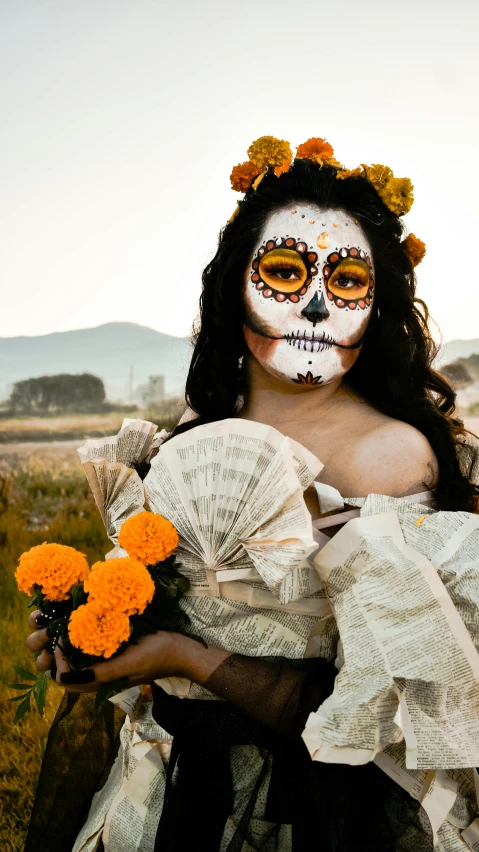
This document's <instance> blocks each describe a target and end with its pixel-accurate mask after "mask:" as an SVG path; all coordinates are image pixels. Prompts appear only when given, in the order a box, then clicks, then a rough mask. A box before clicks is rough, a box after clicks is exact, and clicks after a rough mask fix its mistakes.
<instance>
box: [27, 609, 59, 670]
mask: <svg viewBox="0 0 479 852" xmlns="http://www.w3.org/2000/svg"><path fill="white" fill-rule="evenodd" d="M50 620H51V619H49V618H48V617H47V616H45V615H43V613H42V612H40V610H39V609H37V610H35V612H32V613H31V614H30V616H29V618H28V626H29V627H31V628H32V629H33V630H34V633H30V636H29V637H28V639H27V645H28V647H29V648H30V651H41V654H40V656H39V657H38V658H37V668H38V669H39V670H40V671H41V672H46V671H48V670H49V669H51V667H52V663H53V660H54V659H55V657H54V656H53V653H50V650H49V649H51V647H52V646H51V644H50V643H51V641H52V640H51V638H50V637H49V636H47V629H46V626H45V625H48V624H49V623H50Z"/></svg>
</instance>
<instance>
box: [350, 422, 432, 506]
mask: <svg viewBox="0 0 479 852" xmlns="http://www.w3.org/2000/svg"><path fill="white" fill-rule="evenodd" d="M348 456H349V457H348V462H347V464H346V465H345V464H344V463H341V465H340V468H338V469H337V471H336V476H335V479H337V480H340V482H339V484H338V485H337V486H336V487H338V488H339V490H340V491H341V493H342V494H344V495H345V496H358V497H359V496H365V495H367V494H371V493H376V494H388V495H390V496H391V497H400V496H403V495H405V494H413V493H415V492H416V493H417V492H420V491H424V490H425V489H429V488H433V487H434V486H435V484H436V482H437V475H438V464H437V459H436V456H435V454H434V452H433V449H432V447H431V445H430V443H429V441H428V440H427V438H425V436H424V435H423V434H422V433H421V432H419V430H418V429H415V428H414V426H410V425H409V423H403V422H402V421H401V420H393V419H392V418H381V419H380V420H379V422H377V423H376V424H375V425H373V424H371V428H369V429H367V430H365V431H364V432H362V433H361V434H360V435H359V436H358V438H357V440H356V441H355V442H354V444H353V445H352V446H351V448H350V452H349V454H348Z"/></svg>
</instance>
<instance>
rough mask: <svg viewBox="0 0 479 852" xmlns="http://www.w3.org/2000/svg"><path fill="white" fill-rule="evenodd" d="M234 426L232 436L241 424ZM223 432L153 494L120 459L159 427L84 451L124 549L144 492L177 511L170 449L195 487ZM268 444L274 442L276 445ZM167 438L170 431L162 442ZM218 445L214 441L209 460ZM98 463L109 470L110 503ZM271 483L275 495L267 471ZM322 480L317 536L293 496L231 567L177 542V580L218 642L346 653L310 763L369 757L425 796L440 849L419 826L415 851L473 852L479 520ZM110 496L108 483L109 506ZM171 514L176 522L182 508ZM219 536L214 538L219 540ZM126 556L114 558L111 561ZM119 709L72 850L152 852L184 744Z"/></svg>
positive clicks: (331, 656) (174, 681) (182, 683)
mask: <svg viewBox="0 0 479 852" xmlns="http://www.w3.org/2000/svg"><path fill="white" fill-rule="evenodd" d="M239 422H240V423H241V424H244V423H247V421H239ZM140 423H141V421H126V422H125V424H124V430H125V429H126V432H128V430H129V429H130V430H131V431H132V432H135V430H136V431H140V432H141V430H143V432H142V434H143V436H145V435H146V434H147V432H148V430H147V427H146V426H145V425H143V426H139V425H138V424H140ZM222 423H223V424H224V423H228V421H223V422H222ZM135 424H136V425H135ZM234 424H235V428H236V426H237V424H238V421H234ZM150 425H151V424H148V426H150ZM256 427H261V429H263V430H264V429H265V428H267V427H262V426H261V424H252V423H248V425H247V426H244V428H243V427H240V429H239V431H240V433H241V436H240V437H241V440H240V441H239V444H240V445H241V448H242V452H243V450H245V448H246V450H248V447H249V450H248V452H249V451H250V450H251V443H248V442H249V441H250V439H251V440H256V439H257V438H258V434H259V433H260V432H261V429H257V428H256ZM218 428H219V427H218V424H211V426H210V427H199V428H197V429H193V430H191V431H190V432H188V433H185V434H184V435H182V436H179V438H178V439H175V441H174V442H168V444H166V445H165V447H164V448H163V450H161V451H160V453H159V454H158V456H157V457H156V459H155V460H154V461H153V464H152V470H151V472H150V474H149V475H148V476H147V477H146V479H145V481H144V484H143V486H142V484H141V483H140V484H139V481H138V482H137V481H136V479H135V478H134V476H136V474H135V475H134V476H132V473H133V472H132V471H131V468H130V467H128V465H126V467H127V468H128V470H127V471H126V472H125V470H121V469H120V468H121V466H122V465H123V466H125V459H126V460H127V461H128V463H129V465H131V464H132V463H133V462H134V461H136V460H141V458H142V457H143V458H144V457H145V456H146V455H148V453H151V448H152V446H154V445H155V441H153V432H152V431H150V432H148V438H147V439H146V440H144V441H143V444H142V441H141V440H137V439H135V440H136V448H135V450H134V451H132V450H131V448H130V449H129V450H128V452H126V454H125V453H124V454H123V461H120V462H119V461H118V457H119V454H118V451H117V449H115V450H113V449H111V445H108V446H109V447H110V448H108V446H106V445H105V442H103V444H102V442H88V444H90V446H88V445H87V446H86V447H85V448H83V449H82V450H81V451H80V455H81V457H82V461H83V462H84V464H85V466H86V472H87V475H88V476H89V479H90V482H91V483H92V487H93V490H94V493H95V489H96V494H95V496H96V499H97V502H98V504H99V507H100V509H101V511H102V513H103V516H104V518H106V523H107V526H108V524H109V525H110V528H111V537H112V539H113V540H114V541H115V530H118V529H119V526H120V525H121V522H122V520H124V519H125V517H127V516H129V515H131V514H133V513H134V512H138V511H141V510H142V508H143V505H144V501H145V499H146V503H147V505H148V508H150V509H151V510H153V511H158V512H160V513H161V514H164V515H167V511H168V509H167V507H168V501H169V502H170V505H171V501H172V500H173V502H174V501H175V500H178V499H179V495H178V494H176V495H175V494H173V492H172V488H173V485H172V482H171V481H170V479H171V466H170V467H168V464H166V461H167V453H166V450H167V448H169V452H170V454H171V452H172V450H171V447H172V446H173V445H175V450H176V451H177V453H178V454H179V455H180V456H181V457H182V459H183V462H184V466H183V477H182V480H183V481H187V482H188V471H189V472H190V473H191V472H192V471H193V470H194V469H195V468H197V467H198V454H197V453H196V452H195V451H194V450H195V447H196V449H197V448H198V443H200V442H203V444H202V452H204V450H205V445H204V440H205V437H206V438H208V440H209V439H210V438H211V437H212V436H213V437H215V440H216V438H217V433H218ZM200 430H203V431H200ZM204 430H206V435H205V431H204ZM208 430H209V431H208ZM273 431H274V430H273ZM121 434H122V433H121V432H120V435H121ZM223 434H224V430H223ZM278 434H279V433H278ZM260 437H261V435H260ZM262 437H263V438H264V434H263V436H262ZM281 437H283V438H284V436H281ZM123 438H125V435H123ZM274 438H275V436H274V435H272V434H271V433H269V435H268V441H267V442H266V443H267V444H268V446H269V447H271V443H270V440H271V441H273V443H274ZM179 439H181V440H179ZM229 439H231V434H229ZM105 440H106V442H108V440H113V439H105ZM132 440H133V439H132ZM286 440H287V439H286ZM152 441H153V444H152ZM127 443H128V441H127ZM160 443H161V438H160V440H158V439H157V440H156V445H159V444H160ZM101 444H102V445H101ZM263 445H264V441H263ZM215 446H216V445H215ZM138 447H140V449H138ZM236 449H238V441H236ZM277 449H278V448H277V447H276V450H277ZM289 450H291V453H290V457H289V458H290V461H291V459H292V468H291V466H290V473H291V469H294V471H295V473H296V476H297V478H298V479H299V481H300V488H301V490H302V489H305V488H306V487H308V485H309V484H310V483H311V482H312V481H313V480H314V478H315V476H317V474H318V473H319V471H320V469H321V463H320V462H318V460H317V459H315V457H314V456H312V455H311V454H310V453H308V451H307V450H305V449H304V448H302V447H301V446H300V445H297V444H295V443H294V442H289ZM215 452H216V450H215V449H214V448H212V445H211V444H209V445H208V448H207V451H206V457H207V460H208V462H209V463H210V462H211V459H212V458H213V457H214V455H215ZM223 455H224V453H223ZM233 455H234V453H233ZM236 455H237V453H236ZM273 456H275V457H276V455H275V453H272V454H271V457H273ZM105 458H106V459H107V461H106V462H105ZM229 458H231V453H230V455H229ZM92 459H93V464H96V465H97V467H98V466H99V467H101V468H102V473H101V474H100V477H101V483H102V485H101V488H100V491H101V494H100V493H99V491H98V485H97V483H98V481H99V477H98V475H97V472H96V471H95V475H94V476H93V473H92V467H91V463H92ZM89 464H90V469H89V468H88V465H89ZM105 465H106V466H105ZM108 465H109V466H110V468H111V469H112V471H113V472H112V473H111V475H110V479H115V482H117V481H118V479H120V480H122V481H124V482H127V483H129V484H128V497H127V499H123V498H122V499H121V500H120V499H118V494H119V493H121V489H120V490H119V491H117V492H116V495H117V496H116V497H115V499H116V506H115V505H114V504H115V499H108V497H107V494H108V485H107V484H105V483H107V481H108V477H109V474H108ZM280 467H281V466H280ZM155 469H156V473H155ZM128 471H130V472H128ZM210 473H211V470H209V472H208V475H209V474H210ZM152 474H153V475H152ZM185 474H186V475H185ZM180 479H181V477H180ZM278 481H279V482H281V472H278V471H276V472H275V473H274V476H273V482H278ZM262 484H265V488H266V487H267V483H265V480H264V479H263V480H262ZM283 486H284V487H285V488H286V480H285V481H284V482H283ZM315 486H316V489H317V491H318V496H319V501H320V507H321V513H322V514H324V513H327V512H332V511H334V510H339V511H340V514H338V515H332V516H331V515H330V516H329V517H326V518H321V519H320V520H318V521H314V522H313V526H312V529H311V526H310V527H309V530H308V523H309V524H311V521H310V519H309V521H308V520H307V519H306V521H304V514H303V513H302V512H301V511H299V508H298V506H299V504H295V501H294V499H293V498H292V497H291V495H290V497H289V498H288V500H287V501H286V507H285V506H284V505H283V506H282V507H280V511H279V512H276V514H275V515H274V520H273V522H271V521H269V522H268V523H264V524H263V525H262V526H261V524H260V525H259V527H258V529H257V530H256V534H255V535H249V536H248V535H246V534H245V535H243V544H244V545H245V546H244V547H243V548H242V550H241V551H240V552H235V554H234V555H233V558H230V557H231V555H230V557H228V556H226V557H224V560H223V562H222V561H221V559H220V560H219V561H218V560H216V561H215V559H213V558H212V557H211V553H210V554H209V555H208V554H205V553H204V552H202V553H201V555H198V547H196V548H195V547H192V546H191V537H190V543H189V545H188V541H187V540H186V539H182V545H183V549H182V553H181V555H180V559H179V561H180V562H181V564H182V569H181V570H182V571H184V572H185V573H187V574H188V575H189V576H190V579H192V580H193V582H192V589H191V594H190V595H189V596H188V597H187V598H186V599H185V602H184V608H185V610H186V611H187V612H188V615H189V616H190V618H191V622H192V625H191V629H192V631H194V632H195V633H197V634H198V635H201V636H202V637H203V638H204V639H205V640H206V641H207V642H209V643H210V644H214V645H217V646H219V647H224V648H227V649H228V650H232V651H234V652H238V653H242V654H246V655H249V656H283V657H284V656H286V657H290V658H301V657H316V656H317V657H320V656H321V657H325V658H326V659H328V660H331V661H335V664H336V667H337V668H338V670H339V672H338V675H337V677H336V681H335V686H334V691H333V694H332V695H331V696H330V697H329V698H328V699H326V701H324V702H323V704H321V706H320V707H319V708H318V710H317V711H316V712H315V713H312V714H311V715H310V717H309V719H308V722H307V724H306V727H305V730H304V732H303V739H304V742H305V744H306V746H307V748H308V750H309V752H310V754H311V757H312V759H313V760H319V761H322V762H325V763H344V764H352V765H359V764H366V763H368V762H371V761H373V762H374V763H375V764H376V766H377V767H379V769H380V770H381V771H383V772H384V773H386V774H387V775H388V776H389V778H390V779H392V780H393V781H394V782H395V783H396V784H398V785H399V786H400V787H401V788H403V790H406V791H407V793H408V794H409V795H410V796H411V797H412V798H414V799H415V800H417V801H418V802H420V803H421V813H422V814H423V818H424V820H425V822H426V823H427V825H428V826H429V827H430V828H431V831H432V836H433V844H432V845H431V839H430V837H431V832H429V833H428V834H427V836H426V833H425V835H424V843H423V844H422V845H421V844H420V843H419V844H418V841H417V837H416V838H415V845H414V846H411V848H414V849H415V850H418V852H422V850H424V852H431V850H432V849H434V850H435V852H436V850H445V852H455V850H457V851H458V852H459V850H465V849H467V848H469V849H475V850H477V849H479V803H478V796H479V777H478V773H477V771H476V769H474V768H473V767H476V766H479V654H478V650H479V608H478V604H479V562H478V559H479V517H478V516H476V515H472V514H470V513H467V512H437V511H435V510H434V509H433V508H431V497H432V495H431V494H430V493H428V492H427V493H425V494H423V495H414V496H412V497H409V498H400V499H396V498H391V497H387V496H384V495H374V494H373V495H369V496H368V497H367V498H345V499H344V500H343V498H342V497H341V495H340V494H339V493H338V492H337V491H336V490H335V489H333V488H330V487H329V486H324V485H321V484H320V483H316V482H315ZM143 487H144V490H143ZM213 490H214V489H213ZM292 491H293V492H294V491H295V489H294V487H293V485H292ZM112 493H115V492H114V489H113V491H112V490H111V489H110V497H111V494H112ZM125 493H126V492H125ZM132 495H133V496H132ZM180 496H181V495H180ZM102 501H103V502H102ZM218 505H219V504H218V503H216V506H215V508H214V511H215V512H217V511H218ZM112 506H113V508H112ZM292 506H293V508H292ZM263 508H264V507H263ZM208 511H210V510H208ZM180 514H181V512H180ZM278 515H279V517H278ZM167 516H168V515H167ZM169 517H170V519H171V520H172V521H173V522H174V523H176V524H177V525H178V523H179V521H178V518H179V514H178V512H176V514H175V513H173V514H171V513H170V514H169ZM183 521H184V519H183ZM304 524H305V525H304ZM338 524H341V525H342V526H341V529H340V530H339V532H337V533H336V535H335V536H334V537H333V538H329V537H328V536H327V535H325V534H324V532H323V530H324V528H326V527H327V526H336V525H338ZM179 525H180V527H181V519H180V524H179ZM265 527H266V528H267V535H265ZM292 527H294V534H293V535H291V537H289V533H288V538H285V535H286V534H285V530H289V531H291V529H292ZM275 530H276V533H277V534H276V536H275ZM279 530H281V534H279V532H278V531H279ZM308 532H309V533H312V538H310V537H308ZM209 533H210V535H211V536H213V533H214V531H213V532H212V531H211V530H210V531H209ZM293 539H294V541H295V543H296V544H295V546H296V555H295V556H292V551H291V552H290V553H289V556H288V558H286V556H285V557H284V558H282V555H281V551H280V550H279V547H280V546H284V542H285V541H287V542H288V543H289V544H290V543H291V541H292V540H293ZM298 542H300V544H301V546H299V545H298ZM217 550H218V548H217ZM306 551H309V553H308V559H307V560H305V559H304V558H303V557H304V552H306ZM118 552H119V551H118V548H116V549H115V551H113V552H112V555H118ZM223 555H224V554H223ZM275 565H277V571H276V572H275V570H274V566H275ZM292 565H293V566H294V567H293V568H291V566H292ZM286 566H289V568H288V570H287V569H286ZM158 683H159V684H161V686H162V687H163V688H164V689H165V690H166V691H167V692H169V693H171V694H174V695H178V696H180V697H182V698H183V699H184V700H188V699H189V698H200V699H201V698H204V699H208V700H221V699H218V698H216V696H214V695H213V694H211V693H210V692H208V691H207V690H206V689H205V688H204V687H201V686H199V685H197V684H195V683H190V682H189V681H186V680H184V679H182V678H168V679H163V680H161V681H158ZM112 700H113V701H114V702H116V703H117V704H119V705H120V706H121V707H122V708H123V709H124V710H125V711H126V713H127V716H126V721H125V723H124V726H123V729H122V732H121V746H120V750H119V753H118V755H117V758H116V760H115V763H114V765H113V768H112V770H111V772H110V775H109V777H108V779H107V781H106V783H105V784H104V786H103V788H102V789H101V790H100V791H99V792H98V793H97V794H96V795H95V797H94V799H93V801H92V805H91V809H90V812H89V816H88V819H87V821H86V823H85V825H84V826H83V828H82V829H81V831H80V833H79V835H78V837H77V840H76V842H75V844H74V847H73V852H93V850H95V849H97V848H98V845H99V842H100V839H101V840H102V842H103V845H104V848H105V850H106V852H120V850H121V852H130V850H131V852H133V850H140V852H149V850H153V848H154V843H155V836H156V829H157V825H158V821H159V816H160V813H161V809H162V804H163V793H164V790H165V780H166V767H167V764H168V757H169V752H170V747H171V742H172V738H171V737H170V735H169V734H168V733H167V732H166V731H165V730H163V729H162V728H161V727H160V726H159V725H158V724H157V723H156V722H155V721H154V719H153V717H152V714H151V700H150V698H149V697H148V695H147V694H145V691H144V690H142V689H141V688H139V687H134V688H132V689H129V690H126V691H125V692H123V693H121V694H120V695H118V696H116V697H115V698H114V699H112ZM260 765H261V766H262V765H263V759H262V757H261V755H260V754H259V751H258V749H257V748H256V747H254V746H234V747H232V748H231V769H232V773H233V780H234V788H235V810H234V814H233V815H232V816H231V817H230V818H229V820H228V822H227V824H226V827H225V832H224V836H223V842H222V847H221V848H222V849H226V847H227V845H228V843H229V841H230V839H231V838H232V836H233V834H234V832H235V829H236V826H237V824H238V821H239V819H240V817H241V814H242V811H243V810H244V808H245V807H246V804H247V802H248V801H249V798H250V795H251V790H252V787H253V786H254V784H255V781H256V778H257V777H258V772H259V767H260ZM268 783H269V777H268V776H266V777H265V780H264V785H263V787H264V790H263V795H261V793H260V795H259V796H258V797H257V800H256V806H255V812H254V818H253V820H252V821H251V824H250V837H249V843H246V842H245V844H244V845H243V852H248V850H249V849H251V850H252V849H264V850H268V849H269V845H268V837H270V835H271V824H270V823H268V822H267V821H265V819H264V802H265V799H266V791H267V787H268ZM271 848H272V849H273V848H274V849H276V850H280V852H283V850H284V852H289V850H290V849H291V828H290V826H288V825H284V826H281V827H280V829H279V832H276V833H275V836H274V845H272V846H271Z"/></svg>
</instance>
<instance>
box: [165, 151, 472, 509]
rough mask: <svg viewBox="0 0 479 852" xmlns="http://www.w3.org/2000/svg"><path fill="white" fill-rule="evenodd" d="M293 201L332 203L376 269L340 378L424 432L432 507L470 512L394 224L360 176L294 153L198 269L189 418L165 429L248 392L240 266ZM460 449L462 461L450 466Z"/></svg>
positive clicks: (233, 406) (465, 461)
mask: <svg viewBox="0 0 479 852" xmlns="http://www.w3.org/2000/svg"><path fill="white" fill-rule="evenodd" d="M301 201H307V202H313V203H315V204H317V205H318V206H320V207H322V208H341V209H344V210H345V211H346V212H348V213H349V214H351V215H352V216H354V218H355V219H357V220H358V222H359V223H360V224H361V226H362V228H363V230H364V232H365V234H366V235H367V237H368V240H369V242H370V245H371V248H372V253H373V259H374V266H375V301H374V305H373V310H372V315H371V319H370V322H369V325H368V328H367V332H366V336H365V340H364V345H363V347H362V350H361V352H360V355H359V357H358V359H357V361H356V362H355V364H354V366H353V367H352V369H351V370H350V371H349V372H348V374H347V382H348V384H349V385H350V386H351V387H352V388H353V389H354V390H355V391H356V392H357V393H358V394H359V395H360V396H361V397H362V398H363V399H365V400H366V401H367V402H368V403H370V404H371V405H372V406H374V407H375V408H376V409H378V410H379V411H382V412H383V413H384V414H387V415H389V416H391V417H394V418H396V419H398V420H402V421H404V422H405V423H410V424H411V425H412V426H415V427H416V429H418V430H419V431H420V432H422V434H423V435H425V437H426V438H427V439H428V441H429V443H430V445H431V447H432V449H433V451H434V453H435V454H436V457H437V461H438V466H439V472H438V481H437V487H436V497H437V501H438V504H439V506H440V508H442V509H450V510H458V509H463V510H468V511H476V510H477V501H478V495H479V488H478V487H477V486H476V485H474V484H473V483H472V482H471V479H470V476H469V473H468V470H469V469H470V468H472V465H473V464H474V462H475V457H476V451H475V448H474V446H473V445H472V444H470V443H466V435H467V433H466V430H465V429H464V425H463V423H462V421H460V420H459V419H457V418H456V417H454V410H455V392H454V390H453V388H452V386H451V385H450V384H449V382H448V381H447V380H446V379H445V377H444V376H442V375H441V374H440V373H438V372H437V371H436V370H434V369H433V368H432V366H431V365H432V362H433V360H434V358H435V356H436V354H437V347H436V344H435V343H434V341H433V339H432V337H431V334H430V331H429V327H428V319H429V315H428V310H427V307H426V305H425V304H424V302H423V301H422V300H421V299H418V298H417V297H416V276H415V274H414V270H413V267H412V264H411V262H410V260H409V259H408V258H407V256H406V254H405V253H404V251H403V248H402V246H401V240H402V239H403V225H402V222H401V220H400V219H399V218H398V217H397V216H396V215H395V214H393V213H392V212H391V211H390V210H389V209H388V208H387V207H386V206H385V204H384V203H383V202H382V201H381V198H380V197H379V195H378V194H377V192H376V190H375V189H374V187H373V186H372V184H371V183H370V182H369V181H368V180H367V179H366V178H365V177H363V176H356V177H349V178H346V179H344V180H338V179H337V178H336V171H335V169H334V168H332V167H330V166H326V167H323V168H319V167H318V166H317V165H316V164H315V163H312V162H311V161H310V160H295V161H294V163H293V165H292V167H291V169H290V171H288V172H285V173H284V174H282V175H281V176H280V177H279V178H278V177H276V176H275V175H274V174H267V175H266V176H265V177H264V179H263V180H262V181H261V183H260V184H259V186H258V187H257V189H256V190H253V189H249V190H248V192H247V193H246V195H245V197H244V199H243V200H242V201H240V203H239V207H240V209H239V213H238V215H237V216H236V217H235V218H234V220H233V221H231V222H229V223H228V224H227V225H226V226H225V227H224V228H223V229H222V231H221V232H220V236H219V244H218V250H217V252H216V254H215V256H214V258H213V260H212V261H211V262H210V263H209V264H208V265H207V266H206V268H205V269H204V271H203V275H202V282H203V290H202V294H201V298H200V322H199V324H198V327H197V328H196V330H195V332H194V351H193V356H192V359H191V365H190V369H189V373H188V378H187V381H186V394H185V396H186V402H187V404H188V406H189V407H190V408H191V409H192V410H193V411H194V412H195V413H196V415H197V417H196V419H194V420H191V421H189V422H187V423H184V424H182V425H181V426H178V427H177V428H176V430H175V432H174V434H178V433H179V432H182V431H185V430H186V429H189V428H192V427H193V426H197V425H200V424H204V423H210V422H212V421H214V420H222V419H224V418H227V417H234V416H236V414H237V411H238V400H239V399H240V398H241V397H244V398H247V395H248V387H247V378H246V370H245V369H244V367H243V356H244V355H245V353H246V344H245V340H244V336H243V331H242V319H243V304H242V290H243V282H244V275H245V270H246V267H247V265H248V263H249V261H250V259H251V256H252V254H253V251H254V248H255V247H256V245H257V243H258V241H259V236H260V234H261V231H262V229H263V227H264V223H265V220H266V218H267V217H268V215H269V214H270V213H271V211H273V210H275V209H277V208H280V207H284V206H285V205H289V204H291V205H293V204H296V203H298V202H301ZM459 454H460V458H461V464H460V463H459Z"/></svg>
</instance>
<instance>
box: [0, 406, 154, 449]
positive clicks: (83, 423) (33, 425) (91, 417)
mask: <svg viewBox="0 0 479 852" xmlns="http://www.w3.org/2000/svg"><path fill="white" fill-rule="evenodd" d="M125 416H128V417H133V416H134V415H125V414H121V413H119V412H116V411H112V412H111V413H109V414H67V415H63V416H61V417H60V416H59V417H15V418H14V417H8V418H5V419H0V444H5V443H8V442H11V441H15V442H17V441H53V440H56V441H67V440H75V439H77V440H81V439H83V438H87V437H88V438H101V437H103V436H104V435H113V434H114V433H115V432H118V430H119V428H120V426H121V423H122V420H123V418H124V417H125ZM139 416H140V415H139Z"/></svg>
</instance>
